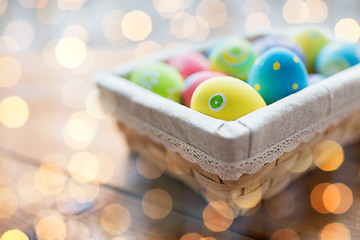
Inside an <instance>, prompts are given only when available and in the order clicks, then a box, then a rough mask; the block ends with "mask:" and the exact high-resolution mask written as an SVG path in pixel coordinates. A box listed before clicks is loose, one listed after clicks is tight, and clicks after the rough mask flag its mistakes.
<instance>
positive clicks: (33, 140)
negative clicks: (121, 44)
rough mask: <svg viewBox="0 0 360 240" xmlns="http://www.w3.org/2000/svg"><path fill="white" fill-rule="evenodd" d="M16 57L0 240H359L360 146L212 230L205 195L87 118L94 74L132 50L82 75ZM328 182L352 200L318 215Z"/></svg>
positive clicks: (109, 123) (1, 132) (7, 91)
mask: <svg viewBox="0 0 360 240" xmlns="http://www.w3.org/2000/svg"><path fill="white" fill-rule="evenodd" d="M12 57H14V58H15V59H17V61H19V63H20V64H21V71H22V75H21V76H22V77H21V79H20V81H19V82H18V83H17V84H16V85H14V86H12V87H10V88H1V89H0V93H1V94H0V100H3V99H5V98H7V97H10V96H18V97H21V98H22V99H24V100H25V101H26V103H27V104H28V108H29V118H28V119H27V121H26V122H25V124H24V125H23V126H21V127H19V128H14V129H12V128H8V127H6V126H5V125H0V139H1V141H0V236H1V234H3V233H4V232H6V231H9V230H11V229H18V230H20V231H22V232H23V233H25V234H26V235H27V236H28V237H29V239H64V238H65V237H66V239H117V240H120V239H121V240H124V239H129V240H130V239H164V240H165V239H166V240H170V239H180V238H181V239H182V240H190V239H208V240H210V239H218V240H223V239H224V240H226V239H271V238H272V239H300V238H301V239H319V238H320V237H321V239H350V236H351V239H360V202H359V199H360V194H359V187H360V184H359V160H360V150H359V149H360V145H359V143H357V144H354V145H352V146H347V147H346V148H345V161H344V163H343V164H342V166H341V167H340V168H339V169H338V170H336V171H332V172H324V171H322V170H320V169H317V170H315V171H313V172H311V173H309V174H307V175H306V176H304V177H302V178H301V179H299V180H297V181H296V182H294V183H292V184H291V185H290V186H289V187H287V189H286V190H285V191H283V192H282V193H280V194H279V195H277V196H275V197H274V198H273V199H270V200H267V201H263V202H261V203H259V204H258V205H257V206H256V207H255V208H253V209H251V210H250V211H249V214H248V216H241V217H238V218H237V219H235V220H234V221H233V222H232V224H231V226H230V227H229V228H226V227H225V228H224V229H222V230H224V231H221V232H213V231H212V230H210V229H209V228H207V225H206V222H204V219H203V216H202V214H203V211H204V209H205V208H206V206H207V203H206V202H205V201H204V200H203V199H202V197H200V196H199V195H197V194H195V193H193V192H192V191H191V190H189V189H188V188H187V187H185V186H184V185H183V184H182V183H180V182H178V181H176V180H173V179H171V178H169V177H168V176H166V175H165V174H163V172H161V171H160V172H157V171H156V170H154V171H155V172H154V171H153V172H147V173H144V171H143V170H144V169H143V168H142V164H141V162H140V160H139V159H138V156H137V155H136V154H129V149H128V147H127V145H126V142H125V140H124V137H123V135H122V133H121V132H119V131H118V129H117V128H116V124H115V121H114V119H113V118H111V117H105V118H104V119H94V118H92V117H91V116H90V115H89V114H88V113H87V112H86V106H85V105H86V104H85V100H84V99H86V98H87V96H88V94H89V92H91V91H92V90H93V89H95V86H94V84H93V83H92V81H91V76H92V74H93V73H95V72H97V71H100V70H102V69H106V68H107V67H109V66H112V65H115V64H117V63H119V62H121V61H124V60H125V59H127V58H129V57H131V52H128V51H123V50H98V51H95V55H94V59H95V61H94V62H93V63H90V65H89V66H88V68H85V69H84V66H83V67H80V68H77V69H75V70H70V69H64V68H60V69H53V68H51V67H50V66H49V64H48V63H46V62H45V61H44V58H43V56H42V54H40V53H37V52H34V53H22V54H18V55H12ZM89 69H91V70H89ZM90 112H91V111H90ZM74 113H75V115H73V114H74ZM79 116H80V117H79ZM76 117H78V118H76ZM103 117H104V116H103ZM69 119H70V120H69ZM71 119H72V120H71ZM74 119H77V121H76V120H75V121H73V120H74ZM79 119H80V120H79ZM69 121H72V122H71V123H69ZM79 129H80V130H79ZM85 130H86V131H85ZM69 131H70V135H71V136H70V137H69ZM77 131H80V132H77ZM81 131H82V132H81ZM89 131H90V133H93V134H90V135H89V134H87V133H89ZM84 132H85V133H84ZM71 138H72V140H71ZM74 138H75V140H74ZM69 139H70V140H69ZM81 173H82V174H81ZM321 183H343V184H345V186H347V187H348V188H349V189H351V193H352V196H351V195H349V194H347V195H346V194H345V195H343V194H339V192H337V195H336V196H338V195H339V196H342V197H343V199H341V198H340V200H339V199H337V200H336V199H335V200H333V201H335V203H334V202H333V203H332V204H336V201H338V202H337V203H338V204H339V201H340V202H344V201H345V202H346V203H348V204H350V205H351V207H350V208H349V209H348V210H347V211H345V212H344V213H341V214H334V213H320V212H318V211H317V210H315V209H314V208H313V207H312V205H311V201H310V194H311V193H312V190H313V189H314V187H316V186H318V185H319V184H321ZM154 189H155V191H154ZM332 189H333V188H329V189H328V191H330V193H331V191H335V193H336V189H335V190H334V189H333V190H332ZM149 191H150V192H149ZM336 196H335V195H334V198H336ZM344 196H345V197H344ZM318 198H319V199H320V200H319V201H321V196H319V197H318ZM351 200H353V201H352V202H351ZM349 201H350V202H349ZM330 204H331V202H330ZM325 210H326V209H325ZM219 221H220V222H221V219H220V220H219ZM230 223H231V222H230ZM213 230H214V229H213ZM331 236H332V237H333V238H330V237H331Z"/></svg>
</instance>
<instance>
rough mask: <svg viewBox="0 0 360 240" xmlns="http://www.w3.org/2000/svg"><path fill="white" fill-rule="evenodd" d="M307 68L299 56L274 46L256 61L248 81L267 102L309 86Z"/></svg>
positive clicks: (269, 102)
mask: <svg viewBox="0 0 360 240" xmlns="http://www.w3.org/2000/svg"><path fill="white" fill-rule="evenodd" d="M307 76H308V73H307V70H306V67H305V64H304V63H303V62H302V61H301V60H300V59H299V56H298V55H296V54H295V53H293V52H291V51H290V50H288V49H285V48H279V47H276V48H272V49H270V50H268V51H266V52H264V53H263V54H262V55H260V56H259V58H258V59H257V60H256V61H255V64H254V65H253V67H252V68H251V70H250V74H249V78H248V83H249V84H250V85H251V86H252V87H253V88H255V90H257V91H258V92H259V93H260V95H261V96H262V97H263V98H264V100H265V102H266V103H267V104H271V103H273V102H276V101H277V100H280V99H282V98H284V97H286V96H288V95H290V94H292V93H295V92H297V91H300V90H301V89H303V88H305V87H307V86H308V83H307Z"/></svg>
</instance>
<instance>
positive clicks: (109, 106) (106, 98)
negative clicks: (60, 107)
mask: <svg viewBox="0 0 360 240" xmlns="http://www.w3.org/2000/svg"><path fill="white" fill-rule="evenodd" d="M115 103H116V102H115V97H114V95H113V94H112V93H110V92H106V91H101V90H99V89H94V90H92V91H91V92H89V94H88V95H87V97H86V100H85V105H86V111H87V112H88V113H89V114H90V115H91V116H92V117H93V118H96V119H105V118H108V117H110V116H111V114H113V112H114V111H115V107H116V105H115Z"/></svg>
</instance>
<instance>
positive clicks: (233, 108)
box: [190, 76, 266, 121]
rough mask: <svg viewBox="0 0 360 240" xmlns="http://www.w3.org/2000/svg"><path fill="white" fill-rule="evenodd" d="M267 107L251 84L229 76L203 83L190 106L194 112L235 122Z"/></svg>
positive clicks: (214, 78) (196, 91) (197, 89)
mask: <svg viewBox="0 0 360 240" xmlns="http://www.w3.org/2000/svg"><path fill="white" fill-rule="evenodd" d="M265 106H266V103H265V101H264V99H263V98H262V97H261V96H260V94H259V93H258V92H256V91H255V90H254V89H253V88H252V87H251V86H250V85H249V84H247V83H246V82H244V81H242V80H239V79H237V78H233V77H228V76H222V77H213V78H210V79H208V80H206V81H204V82H202V83H201V84H200V85H199V86H198V87H197V88H196V90H195V92H194V94H193V96H192V98H191V104H190V108H191V109H193V110H196V111H198V112H201V113H203V114H205V115H208V116H211V117H213V118H217V119H222V120H226V121H234V120H236V119H238V118H240V117H242V116H244V115H246V114H248V113H251V112H253V111H255V110H257V109H259V108H262V107H265Z"/></svg>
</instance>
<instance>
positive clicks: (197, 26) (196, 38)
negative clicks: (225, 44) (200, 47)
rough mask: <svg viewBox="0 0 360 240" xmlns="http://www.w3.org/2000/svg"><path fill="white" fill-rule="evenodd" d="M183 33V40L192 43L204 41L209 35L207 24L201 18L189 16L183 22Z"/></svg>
mask: <svg viewBox="0 0 360 240" xmlns="http://www.w3.org/2000/svg"><path fill="white" fill-rule="evenodd" d="M183 32H184V36H185V38H187V39H189V40H191V41H193V42H200V41H203V40H205V39H206V38H207V36H208V35H209V24H208V22H207V21H206V20H205V19H204V18H202V17H199V16H196V17H193V16H190V17H188V18H187V19H186V20H185V22H184V25H183Z"/></svg>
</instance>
